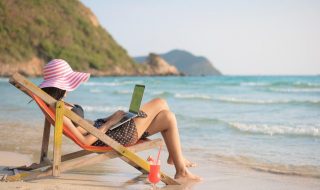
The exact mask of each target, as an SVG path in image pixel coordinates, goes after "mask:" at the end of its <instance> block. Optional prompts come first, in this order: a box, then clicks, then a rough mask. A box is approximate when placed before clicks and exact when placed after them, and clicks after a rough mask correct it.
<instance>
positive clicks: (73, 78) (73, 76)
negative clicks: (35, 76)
mask: <svg viewBox="0 0 320 190" xmlns="http://www.w3.org/2000/svg"><path fill="white" fill-rule="evenodd" d="M89 78H90V74H89V73H81V72H75V71H73V70H72V68H71V67H70V65H69V64H68V63H67V62H66V61H65V60H63V59H53V60H51V61H50V62H49V63H48V64H46V65H45V66H44V68H43V79H44V81H43V82H42V83H41V84H40V85H39V87H40V88H44V87H56V88H59V89H62V90H66V91H73V90H75V89H76V88H77V87H78V86H79V85H80V84H81V83H83V82H86V81H87V80H88V79H89Z"/></svg>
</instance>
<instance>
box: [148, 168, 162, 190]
mask: <svg viewBox="0 0 320 190" xmlns="http://www.w3.org/2000/svg"><path fill="white" fill-rule="evenodd" d="M148 179H149V181H150V182H151V183H153V184H154V185H155V184H156V183H158V182H159V181H160V164H159V165H153V164H152V165H151V164H150V172H149V175H148Z"/></svg>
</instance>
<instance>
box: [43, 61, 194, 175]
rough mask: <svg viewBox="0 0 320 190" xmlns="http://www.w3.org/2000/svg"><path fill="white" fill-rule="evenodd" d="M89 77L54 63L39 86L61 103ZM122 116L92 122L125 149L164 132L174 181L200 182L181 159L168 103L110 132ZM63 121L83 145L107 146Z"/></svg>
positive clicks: (150, 106)
mask: <svg viewBox="0 0 320 190" xmlns="http://www.w3.org/2000/svg"><path fill="white" fill-rule="evenodd" d="M89 77H90V74H88V73H81V72H75V71H73V70H72V69H71V67H70V65H69V64H68V63H67V62H66V61H64V60H62V59H54V60H52V61H50V62H49V63H48V64H47V65H45V66H44V69H43V78H44V81H43V82H42V83H41V84H40V88H42V89H43V90H44V91H45V92H47V93H48V94H49V95H51V96H52V97H53V98H55V99H56V100H62V99H63V98H64V97H65V96H66V94H67V92H69V91H73V90H75V89H76V88H77V87H78V86H79V85H80V84H81V83H83V82H86V81H87V80H88V79H89ZM66 108H68V109H70V110H72V111H74V112H75V113H77V114H78V115H79V116H81V117H83V116H84V113H83V109H82V108H81V106H79V105H72V104H67V103H66ZM123 116H124V112H123V111H117V112H115V113H114V114H112V115H111V116H109V117H107V118H102V119H97V120H96V121H94V122H93V121H89V122H90V123H92V124H93V125H94V126H95V127H96V128H98V129H99V130H100V131H102V132H103V133H106V134H107V135H108V136H110V137H111V138H113V139H114V140H116V141H118V142H119V143H121V144H122V145H132V144H135V143H136V142H137V141H138V140H139V139H140V138H144V137H147V136H150V135H153V134H155V133H158V132H161V134H162V136H163V138H164V141H165V143H166V146H167V149H168V151H169V157H168V160H167V163H168V164H172V165H174V166H175V168H176V174H175V179H178V180H180V181H186V180H200V178H199V177H198V176H195V175H193V174H191V173H190V172H189V171H188V169H187V167H193V166H195V164H194V163H191V162H189V161H188V160H186V159H185V158H184V157H183V155H182V151H181V145H180V137H179V132H178V128H177V121H176V118H175V115H174V114H173V113H172V112H171V111H170V108H169V106H168V104H167V103H166V101H165V100H163V99H160V98H156V99H153V100H151V101H149V102H148V103H146V104H144V105H143V106H142V107H141V111H140V112H139V114H138V117H137V118H134V119H132V120H131V121H130V122H127V123H125V124H123V125H122V126H120V127H118V128H116V129H113V130H108V129H109V128H110V127H111V126H113V125H114V124H116V123H118V122H119V121H120V120H121V119H122V117H123ZM63 121H64V123H65V125H66V126H67V127H68V128H69V129H70V130H71V131H72V132H73V133H74V135H75V136H76V137H77V138H78V139H79V140H80V141H81V142H82V143H84V144H87V145H94V146H105V144H104V143H103V142H101V141H100V140H98V139H97V138H96V137H95V136H93V135H91V134H88V132H87V131H86V130H84V129H83V128H81V127H79V126H77V125H76V124H75V123H73V122H72V121H71V120H70V119H69V118H67V117H64V118H63Z"/></svg>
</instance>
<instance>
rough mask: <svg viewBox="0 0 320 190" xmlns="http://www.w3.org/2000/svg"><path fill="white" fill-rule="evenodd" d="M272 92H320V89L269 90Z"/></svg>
mask: <svg viewBox="0 0 320 190" xmlns="http://www.w3.org/2000/svg"><path fill="white" fill-rule="evenodd" d="M268 90H269V91H272V92H320V88H268Z"/></svg>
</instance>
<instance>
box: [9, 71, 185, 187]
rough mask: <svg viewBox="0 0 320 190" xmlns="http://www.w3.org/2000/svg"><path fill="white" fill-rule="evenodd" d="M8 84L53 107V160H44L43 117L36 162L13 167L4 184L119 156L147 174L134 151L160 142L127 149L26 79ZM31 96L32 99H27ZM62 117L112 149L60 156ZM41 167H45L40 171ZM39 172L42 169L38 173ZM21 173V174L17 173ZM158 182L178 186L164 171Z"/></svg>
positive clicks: (46, 142)
mask: <svg viewBox="0 0 320 190" xmlns="http://www.w3.org/2000/svg"><path fill="white" fill-rule="evenodd" d="M9 82H10V83H11V84H12V85H14V86H15V87H17V88H18V89H20V90H21V91H22V92H24V93H26V94H27V95H28V96H31V95H30V94H34V95H36V96H37V97H39V98H40V99H42V100H43V101H44V102H45V103H46V104H47V105H50V106H53V107H55V108H56V109H55V123H54V126H55V127H54V143H53V160H52V161H51V160H50V159H49V158H48V146H49V138H50V126H51V123H50V122H49V120H48V119H47V118H45V122H44V130H43V137H42V146H41V154H40V162H39V163H33V164H32V165H30V166H22V167H18V168H14V170H13V171H14V175H10V176H7V177H6V179H5V180H6V181H18V180H32V179H37V178H41V177H46V176H54V177H56V176H59V175H60V173H61V172H65V171H68V170H71V169H75V168H78V167H83V166H86V165H90V164H94V163H98V162H102V161H104V160H108V159H112V158H117V157H120V158H121V159H122V160H123V161H125V162H127V163H128V164H129V165H131V166H133V167H134V168H136V169H137V170H139V171H141V172H142V173H145V174H146V173H149V171H150V165H149V163H148V162H147V161H146V160H144V159H143V158H141V157H140V156H139V155H137V154H136V153H135V152H139V151H143V150H147V149H151V148H155V147H159V145H160V144H163V141H162V139H155V140H149V141H146V142H143V143H137V144H135V145H133V146H130V147H125V146H123V145H121V144H120V143H118V142H117V141H115V140H113V139H112V138H110V137H109V136H107V135H105V134H104V133H102V132H101V131H99V130H98V129H97V128H95V127H94V126H92V125H91V124H90V123H88V122H87V121H86V120H84V119H83V118H81V117H79V116H78V115H77V114H75V113H73V112H72V111H71V110H69V109H64V102H63V101H57V100H55V99H54V98H52V97H51V96H49V95H48V94H47V93H45V92H44V91H43V90H41V89H40V88H39V87H38V86H36V85H35V84H33V83H32V82H30V81H29V80H27V79H26V78H25V77H23V76H22V75H20V74H19V73H15V74H14V75H12V76H11V78H10V80H9ZM31 97H32V96H31ZM63 116H66V117H68V118H69V119H70V120H72V121H73V122H74V123H76V124H78V125H79V126H81V127H82V128H83V129H85V130H86V131H88V132H89V133H90V134H92V135H93V136H95V137H97V138H98V139H99V140H101V141H102V142H104V143H105V144H107V145H108V146H110V147H111V148H112V150H109V151H105V152H101V151H88V150H80V151H76V152H73V153H69V154H66V155H61V148H62V134H63ZM92 153H97V155H95V156H90V157H88V156H87V155H89V154H92ZM43 168H45V169H44V170H43ZM40 169H42V170H40ZM21 171H23V172H21ZM160 178H161V181H162V182H164V183H165V184H167V185H180V184H179V183H178V182H177V181H176V180H174V179H172V178H171V177H169V176H168V175H166V174H165V173H164V172H162V171H161V172H160Z"/></svg>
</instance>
